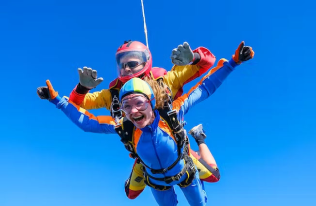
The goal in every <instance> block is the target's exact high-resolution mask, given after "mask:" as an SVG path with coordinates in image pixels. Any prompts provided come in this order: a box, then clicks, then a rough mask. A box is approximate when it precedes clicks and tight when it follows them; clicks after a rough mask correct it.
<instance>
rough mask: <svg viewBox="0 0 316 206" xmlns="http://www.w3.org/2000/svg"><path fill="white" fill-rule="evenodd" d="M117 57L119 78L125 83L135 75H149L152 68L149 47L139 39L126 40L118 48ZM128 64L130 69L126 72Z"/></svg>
mask: <svg viewBox="0 0 316 206" xmlns="http://www.w3.org/2000/svg"><path fill="white" fill-rule="evenodd" d="M115 57H116V65H117V71H118V76H119V80H120V81H121V82H123V83H125V82H127V81H128V80H130V79H132V78H133V77H141V76H147V75H148V74H149V72H150V70H151V68H152V57H151V53H150V51H149V49H148V47H147V46H145V45H144V44H142V43H141V42H138V41H125V42H124V44H123V45H122V46H120V47H119V48H118V49H117V51H116V55H115ZM141 65H142V66H141ZM127 66H128V67H129V70H128V71H127V72H126V69H125V68H126V67H127Z"/></svg>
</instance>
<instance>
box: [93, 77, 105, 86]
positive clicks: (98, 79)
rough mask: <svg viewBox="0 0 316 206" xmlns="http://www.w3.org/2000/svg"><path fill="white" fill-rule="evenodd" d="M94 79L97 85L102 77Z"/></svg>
mask: <svg viewBox="0 0 316 206" xmlns="http://www.w3.org/2000/svg"><path fill="white" fill-rule="evenodd" d="M94 81H95V82H96V83H97V85H99V84H100V83H101V82H102V81H103V78H102V77H100V78H97V79H96V80H94Z"/></svg>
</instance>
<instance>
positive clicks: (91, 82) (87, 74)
mask: <svg viewBox="0 0 316 206" xmlns="http://www.w3.org/2000/svg"><path fill="white" fill-rule="evenodd" d="M78 73H79V78H80V84H81V85H82V86H84V87H86V88H87V89H93V88H95V87H97V86H98V85H99V84H100V83H101V82H102V81H103V78H102V77H100V78H97V71H96V70H92V69H91V68H87V67H83V70H82V69H81V68H78Z"/></svg>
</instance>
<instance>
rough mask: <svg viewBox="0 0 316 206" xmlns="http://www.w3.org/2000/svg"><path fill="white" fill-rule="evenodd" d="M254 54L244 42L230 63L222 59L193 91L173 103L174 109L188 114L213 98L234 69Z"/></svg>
mask: <svg viewBox="0 0 316 206" xmlns="http://www.w3.org/2000/svg"><path fill="white" fill-rule="evenodd" d="M253 56H254V52H253V51H252V48H251V47H245V46H244V42H242V43H241V44H240V45H239V47H238V49H237V50H236V52H235V54H234V55H233V58H232V59H231V60H230V61H227V60H226V59H221V60H220V61H219V62H218V64H217V66H216V67H215V68H213V69H212V70H211V71H210V72H209V73H208V74H207V75H206V76H204V77H203V79H202V80H201V81H200V82H199V83H198V84H197V85H195V86H194V87H193V88H191V90H190V91H189V92H188V93H187V94H185V95H183V96H181V97H180V98H178V99H177V100H175V101H174V102H173V108H174V109H176V110H178V111H180V110H181V111H182V112H181V113H182V114H186V113H187V112H188V111H189V109H190V108H191V107H192V106H194V105H196V104H198V103H199V102H201V101H203V100H205V99H207V98H208V97H209V96H211V95H212V94H213V93H214V92H215V91H216V89H217V88H218V87H219V86H220V85H221V84H222V82H223V81H224V80H225V79H226V78H227V76H228V75H229V74H230V73H231V72H232V71H233V70H234V68H235V67H236V66H237V65H239V64H241V63H242V62H244V61H247V60H249V59H251V58H253Z"/></svg>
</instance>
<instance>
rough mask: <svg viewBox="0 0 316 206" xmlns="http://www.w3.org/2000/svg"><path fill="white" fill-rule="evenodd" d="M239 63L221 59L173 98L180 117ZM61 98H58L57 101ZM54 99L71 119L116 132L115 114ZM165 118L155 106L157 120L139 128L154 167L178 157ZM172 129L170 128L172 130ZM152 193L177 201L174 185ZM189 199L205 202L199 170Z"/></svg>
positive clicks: (142, 152) (142, 149)
mask: <svg viewBox="0 0 316 206" xmlns="http://www.w3.org/2000/svg"><path fill="white" fill-rule="evenodd" d="M235 66H237V64H236V63H235V62H234V61H233V60H230V61H229V62H228V61H227V60H224V59H221V60H220V61H219V63H218V66H217V67H218V68H217V69H216V70H215V72H214V71H213V72H214V74H212V75H211V72H209V73H208V74H207V75H206V76H205V77H203V79H202V80H201V81H200V82H199V83H198V84H197V85H196V86H195V87H193V89H191V90H190V91H189V93H187V94H184V95H183V96H181V97H179V98H178V99H177V100H175V101H174V102H173V104H172V105H173V109H176V110H177V111H178V120H179V121H183V120H184V115H185V114H186V113H187V112H188V111H189V109H190V108H191V107H193V106H194V105H196V104H198V103H199V102H201V101H203V100H205V99H207V98H208V97H209V96H211V95H212V94H213V93H214V92H215V91H216V89H217V88H218V87H219V86H220V85H221V84H222V82H223V81H224V80H225V79H226V77H227V76H228V75H229V74H230V73H231V72H232V71H233V70H234V67H235ZM56 100H57V101H56ZM56 100H54V101H52V102H53V103H55V104H56V105H57V108H59V109H61V110H62V111H63V112H64V113H65V114H66V115H67V117H68V118H69V119H71V121H73V122H74V123H75V124H76V125H77V126H78V127H80V128H81V129H82V130H84V131H86V132H94V133H105V134H108V133H116V131H115V122H114V119H113V118H112V117H109V116H98V117H95V116H93V115H92V114H90V113H89V112H87V111H86V110H84V109H82V108H80V107H79V106H77V105H75V104H74V103H72V102H69V101H68V99H66V98H65V97H63V98H61V99H60V97H58V98H57V99H56ZM165 125H166V124H165V123H164V122H163V121H162V119H161V118H160V116H159V113H158V111H157V110H155V120H154V121H153V123H152V124H151V125H148V126H146V127H144V128H142V129H136V131H135V133H136V132H138V134H139V139H138V142H136V144H135V148H136V152H137V154H138V156H139V157H140V158H141V159H142V161H143V162H144V163H145V164H146V165H148V166H149V167H151V168H153V169H164V168H167V167H169V166H170V165H171V164H172V163H173V162H174V161H175V160H176V159H177V158H178V152H177V151H178V148H177V144H176V142H175V141H174V138H173V136H172V131H170V129H169V128H168V127H166V126H165ZM168 130H169V131H168ZM183 167H184V160H183V159H182V160H180V161H179V162H178V163H177V164H176V165H175V166H174V167H173V168H172V169H171V170H168V171H167V172H166V173H165V174H152V173H151V171H150V170H147V173H148V174H150V175H151V176H153V177H156V178H163V177H169V176H174V175H177V174H178V173H179V172H181V170H182V169H183ZM186 178H187V175H186V174H185V175H183V176H182V177H181V178H180V180H179V181H174V182H171V183H170V184H167V183H165V182H164V181H158V180H154V179H150V181H151V182H152V183H154V184H157V185H166V186H174V185H176V184H179V183H181V182H182V181H184V180H185V179H186ZM151 190H152V193H153V195H154V197H155V199H156V201H157V203H158V204H159V205H168V206H169V205H170V206H171V205H177V196H176V193H175V191H174V188H173V187H171V189H169V190H166V191H158V190H155V189H153V188H152V189H151ZM181 190H182V191H183V193H184V195H185V197H186V199H187V201H188V202H189V204H190V205H199V206H200V205H205V204H206V202H207V196H206V193H205V191H204V187H203V183H202V182H201V181H200V179H199V175H198V173H196V176H195V179H194V180H193V182H192V183H191V184H190V185H189V186H187V187H185V188H181Z"/></svg>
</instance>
